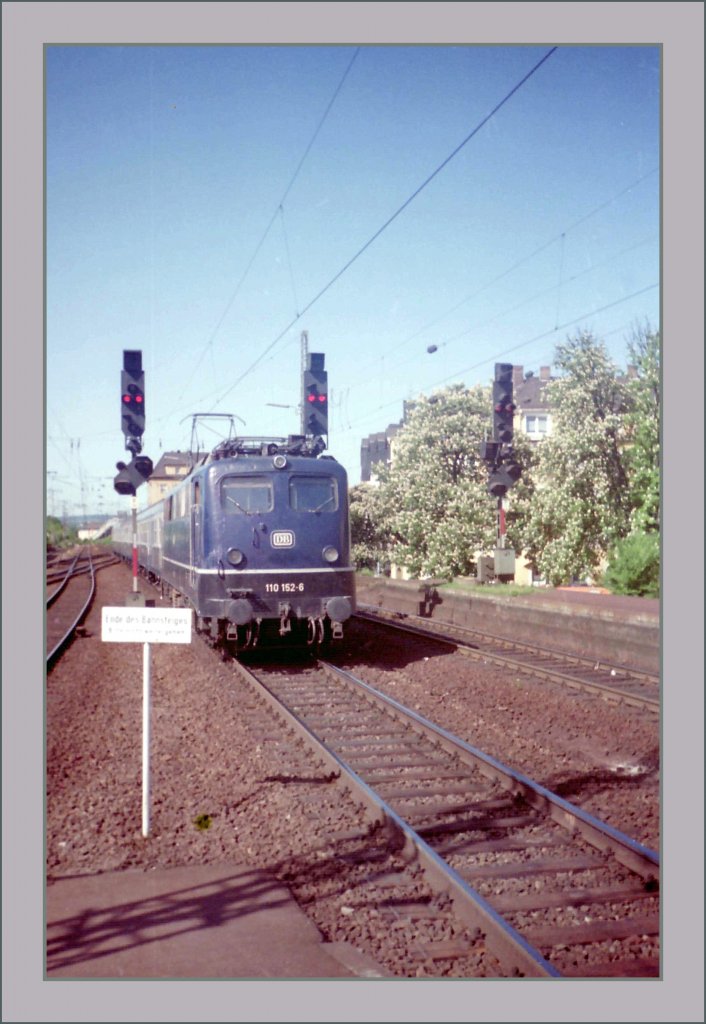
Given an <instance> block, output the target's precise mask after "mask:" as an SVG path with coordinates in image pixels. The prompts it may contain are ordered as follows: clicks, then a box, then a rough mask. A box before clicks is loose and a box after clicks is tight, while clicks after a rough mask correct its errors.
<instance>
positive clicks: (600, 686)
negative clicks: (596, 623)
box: [357, 604, 661, 714]
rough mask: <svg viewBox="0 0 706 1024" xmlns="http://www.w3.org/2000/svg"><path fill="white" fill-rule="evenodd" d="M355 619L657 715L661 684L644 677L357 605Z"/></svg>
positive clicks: (616, 667) (622, 668)
mask: <svg viewBox="0 0 706 1024" xmlns="http://www.w3.org/2000/svg"><path fill="white" fill-rule="evenodd" d="M357 616H358V618H360V619H362V620H364V621H366V622H375V623H376V624H378V625H381V626H383V627H386V628H390V629H396V630H401V631H404V632H407V633H411V634H413V635H415V636H421V637H425V638H429V637H433V638H434V639H435V640H440V641H442V642H444V643H449V644H451V645H453V646H454V647H455V648H456V649H457V650H459V651H460V652H461V653H462V654H464V655H466V656H468V657H471V658H475V659H476V660H478V661H492V662H494V663H496V664H499V665H504V666H507V667H508V668H511V669H513V670H515V671H518V672H523V673H528V674H531V675H534V676H538V677H539V678H542V679H545V680H548V681H550V682H555V683H558V684H560V685H562V686H569V687H571V688H573V689H575V690H580V691H583V692H584V693H591V694H593V695H594V696H596V697H601V698H603V699H605V700H609V701H612V702H613V703H623V704H627V705H629V706H632V707H637V708H641V709H643V710H646V711H650V712H653V713H655V714H658V713H659V712H660V709H661V701H660V680H659V677H658V676H656V675H653V674H652V673H649V672H644V671H640V670H638V669H633V668H629V667H626V666H624V665H613V664H609V663H607V662H603V661H597V660H596V659H595V658H585V657H581V656H580V655H573V654H569V653H567V652H565V651H560V650H556V649H552V648H548V647H542V646H540V645H538V644H529V643H526V642H524V641H517V640H512V639H510V638H507V637H500V636H496V635H493V634H491V633H487V632H481V631H480V630H471V629H466V628H464V627H462V626H456V625H454V624H452V623H447V622H432V621H430V620H429V619H425V618H422V617H421V616H415V615H403V614H402V613H399V612H388V611H384V610H382V609H378V608H374V607H373V606H371V605H360V604H359V605H358V611H357Z"/></svg>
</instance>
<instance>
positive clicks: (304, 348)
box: [299, 331, 309, 434]
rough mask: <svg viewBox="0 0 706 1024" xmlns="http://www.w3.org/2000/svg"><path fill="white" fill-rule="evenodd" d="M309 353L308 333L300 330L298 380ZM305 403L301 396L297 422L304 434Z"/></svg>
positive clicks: (301, 377) (302, 377)
mask: <svg viewBox="0 0 706 1024" xmlns="http://www.w3.org/2000/svg"><path fill="white" fill-rule="evenodd" d="M308 355H309V333H308V331H302V335H301V372H300V375H299V379H300V380H302V381H303V380H304V374H305V373H306V368H307V359H308ZM305 406H306V403H305V401H304V398H303V397H302V400H301V404H300V406H299V423H300V432H301V433H302V434H306V407H305Z"/></svg>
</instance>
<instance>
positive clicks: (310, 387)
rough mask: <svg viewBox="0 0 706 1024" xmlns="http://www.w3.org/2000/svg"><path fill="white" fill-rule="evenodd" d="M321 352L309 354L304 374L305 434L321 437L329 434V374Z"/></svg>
mask: <svg viewBox="0 0 706 1024" xmlns="http://www.w3.org/2000/svg"><path fill="white" fill-rule="evenodd" d="M324 358H325V357H324V355H323V353H321V352H309V353H307V357H306V363H305V366H304V374H303V381H302V384H303V392H304V393H303V416H302V419H303V426H304V433H305V434H307V435H313V436H315V437H321V436H323V435H324V434H328V373H327V372H326V370H325V369H324Z"/></svg>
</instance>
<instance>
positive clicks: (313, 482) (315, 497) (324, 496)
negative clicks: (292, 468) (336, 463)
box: [289, 476, 338, 512]
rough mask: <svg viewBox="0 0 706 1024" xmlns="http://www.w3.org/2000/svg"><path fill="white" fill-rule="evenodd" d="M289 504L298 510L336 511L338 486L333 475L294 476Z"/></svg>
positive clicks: (290, 486) (290, 483)
mask: <svg viewBox="0 0 706 1024" xmlns="http://www.w3.org/2000/svg"><path fill="white" fill-rule="evenodd" d="M289 504H290V505H291V507H292V508H293V509H295V510H296V511H297V512H320V511H326V512H335V511H336V509H337V508H338V487H337V484H336V481H335V480H334V478H333V477H332V476H292V477H291V478H290V481H289Z"/></svg>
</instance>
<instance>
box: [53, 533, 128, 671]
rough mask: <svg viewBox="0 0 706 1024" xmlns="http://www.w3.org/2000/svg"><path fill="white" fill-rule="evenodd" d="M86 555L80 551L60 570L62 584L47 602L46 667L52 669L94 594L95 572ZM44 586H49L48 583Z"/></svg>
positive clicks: (81, 619)
mask: <svg viewBox="0 0 706 1024" xmlns="http://www.w3.org/2000/svg"><path fill="white" fill-rule="evenodd" d="M112 561H113V560H112V558H111V562H106V561H105V560H101V562H100V563H99V566H96V564H94V561H93V558H92V555H91V553H90V552H89V551H83V552H82V551H80V552H79V553H78V554H77V555H76V556H75V558H74V559H73V560H72V561H71V562H70V564H69V566H68V568H67V569H64V570H63V575H62V577H61V582H60V583H59V585H58V586H57V587H56V588H55V589H54V590H53V591H52V592H51V593H50V594H48V595H47V598H46V608H47V611H46V619H45V623H46V652H47V666H51V665H52V664H53V663H54V661H55V660H56V659H57V658H58V657H59V655H60V654H61V653H62V651H63V650H65V648H66V647H67V646H68V644H69V643H70V641H71V640H72V639H73V637H74V635H75V633H76V631H77V629H79V628H80V625H81V622H82V621H83V619H84V617H85V615H86V613H87V612H88V609H89V608H90V606H91V602H92V601H93V598H94V596H95V590H96V569H97V567H101V566H102V565H103V564H112ZM47 582H49V581H48V580H47Z"/></svg>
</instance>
